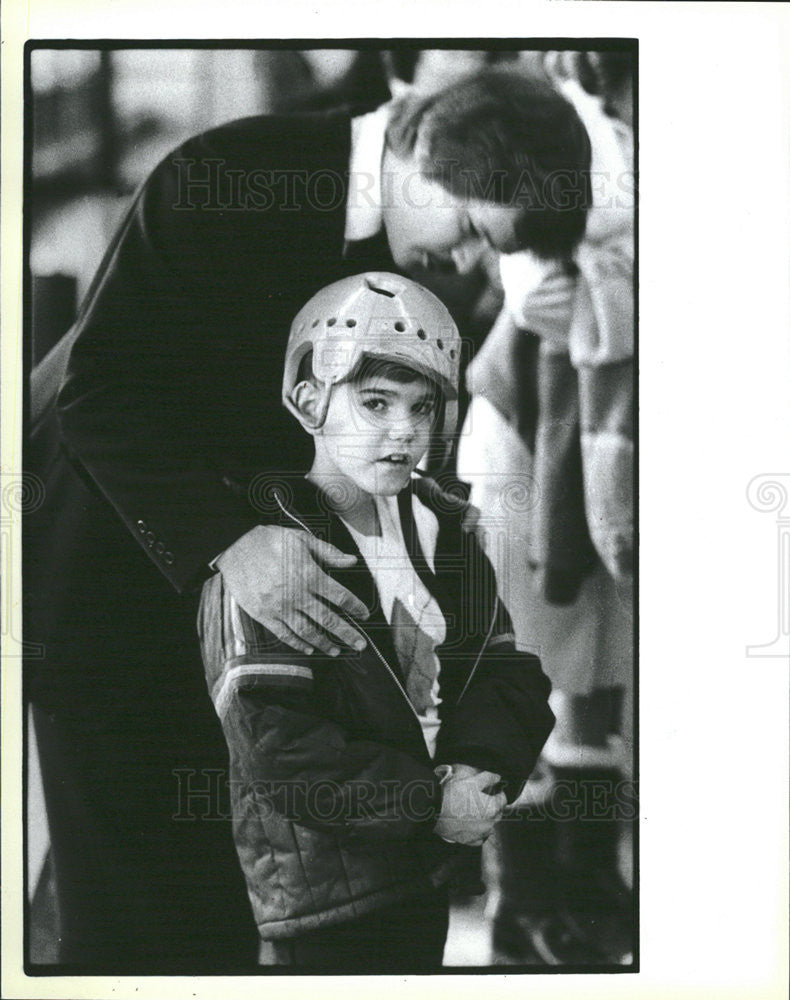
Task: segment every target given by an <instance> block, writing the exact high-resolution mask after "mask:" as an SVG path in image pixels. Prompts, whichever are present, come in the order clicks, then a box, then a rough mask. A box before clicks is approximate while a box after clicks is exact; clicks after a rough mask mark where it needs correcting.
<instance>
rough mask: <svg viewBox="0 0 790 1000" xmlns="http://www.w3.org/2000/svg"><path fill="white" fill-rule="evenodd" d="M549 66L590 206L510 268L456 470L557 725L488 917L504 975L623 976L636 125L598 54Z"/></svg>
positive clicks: (618, 67) (505, 852) (628, 916)
mask: <svg viewBox="0 0 790 1000" xmlns="http://www.w3.org/2000/svg"><path fill="white" fill-rule="evenodd" d="M545 66H546V70H547V73H548V75H549V76H550V77H551V78H552V79H553V81H554V84H555V86H556V87H557V88H558V90H559V91H560V92H561V93H563V94H564V96H565V97H566V98H568V99H569V100H570V101H572V102H573V104H574V106H575V107H576V108H577V111H578V112H579V114H580V116H581V118H582V120H583V121H584V124H585V127H586V129H587V131H588V133H589V135H590V139H591V142H592V177H593V205H592V208H591V211H590V213H589V216H588V221H587V228H586V233H585V238H584V240H583V241H582V243H581V244H580V245H579V247H578V248H577V249H576V250H575V251H574V252H573V253H572V254H571V255H569V256H568V258H567V259H566V260H565V261H564V262H560V263H548V264H547V263H546V262H545V261H541V260H539V259H538V258H537V257H536V255H534V254H532V253H530V252H519V253H517V254H513V255H507V256H503V257H501V259H500V272H501V280H502V285H503V288H504V294H505V305H504V308H503V310H502V313H501V315H500V316H499V318H498V320H497V322H496V323H495V325H494V328H493V329H492V331H491V333H490V334H489V336H488V338H487V340H486V342H485V344H484V345H483V348H482V349H481V351H480V352H479V354H478V355H477V357H476V358H475V359H474V361H473V362H472V365H471V366H470V369H469V375H468V382H469V385H470V389H471V392H472V394H473V397H474V398H473V403H472V407H471V410H470V415H469V421H468V427H467V432H466V433H464V434H462V436H461V452H460V456H459V475H460V476H461V478H466V479H467V480H468V481H469V482H470V483H471V487H472V493H471V497H472V500H473V502H474V503H475V504H476V505H477V506H478V507H480V508H481V510H482V515H483V516H482V518H481V527H484V528H485V530H486V531H487V535H488V544H487V551H488V552H489V554H490V555H491V558H492V559H493V560H494V561H495V565H497V568H498V571H499V577H500V581H501V583H502V585H503V586H504V587H505V588H506V589H505V593H506V595H507V600H508V603H509V604H510V605H511V606H512V607H513V609H514V618H515V624H516V634H517V637H518V639H519V642H520V644H521V645H522V646H525V647H526V648H531V649H533V650H535V651H538V650H539V651H540V654H541V657H542V659H543V661H544V664H545V668H546V670H547V672H548V673H549V675H550V677H551V679H552V684H553V687H554V693H553V695H552V706H553V708H554V711H555V713H556V715H557V726H556V728H555V731H554V733H553V734H552V737H551V738H550V740H549V742H548V744H547V746H546V748H545V749H544V752H543V756H542V760H541V765H540V768H541V771H542V780H541V781H533V782H530V785H529V786H528V789H527V793H526V795H525V797H524V799H523V800H522V803H521V807H520V810H519V815H520V816H521V817H522V819H523V820H524V821H523V822H518V823H517V822H512V823H506V824H503V825H502V826H501V828H500V834H499V837H498V846H499V850H500V866H501V870H500V871H499V874H498V876H497V878H496V881H497V883H498V884H497V889H496V892H495V893H494V894H493V899H492V903H491V911H492V913H493V915H494V945H495V948H496V949H497V950H498V951H499V953H500V954H503V955H505V956H507V957H508V958H509V960H511V961H513V960H515V961H523V960H525V959H529V960H533V961H540V962H546V963H549V964H553V965H589V964H607V963H622V962H628V961H630V956H631V953H632V948H633V914H632V911H631V897H630V891H629V889H628V887H627V884H626V879H627V878H628V875H629V873H628V870H627V865H626V868H625V871H623V866H622V864H621V861H622V859H623V857H624V858H625V860H626V862H627V861H628V859H629V845H628V843H627V839H628V838H627V833H626V837H625V851H624V852H623V851H622V850H621V842H622V840H623V837H622V833H623V830H624V828H625V830H626V831H627V824H625V823H624V822H623V820H625V819H628V818H629V817H630V818H633V809H634V801H633V787H632V784H631V783H630V779H631V777H632V770H631V758H632V748H631V746H630V732H631V721H630V718H629V716H630V715H631V712H632V709H631V697H632V692H633V621H632V592H631V580H632V570H633V503H634V499H633V433H634V427H633V421H634V400H633V395H634V370H633V347H634V309H633V254H634V246H633V244H634V232H633V163H632V141H631V134H630V129H629V127H628V123H627V122H626V121H622V120H619V119H616V118H613V117H612V116H611V115H610V114H609V113H607V112H608V111H611V110H612V109H613V108H615V107H616V108H619V109H622V111H623V113H624V114H627V113H628V109H629V108H630V103H629V94H630V87H631V79H632V70H631V66H630V62H629V61H628V57H625V61H624V59H623V56H622V55H621V54H620V55H619V56H618V57H617V58H614V57H610V55H609V54H603V53H601V54H596V53H589V54H587V53H548V54H547V58H546V61H545ZM603 67H607V72H608V75H606V76H604V75H603V74H602V75H600V76H599V75H598V73H597V70H598V69H599V68H603ZM580 79H582V80H584V81H585V82H586V84H587V86H588V87H590V89H594V90H595V91H596V93H594V94H590V93H588V92H587V91H586V90H585V89H584V88H583V87H582V86H581V84H580V82H579V80H580ZM607 81H616V83H617V86H616V87H615V88H614V89H612V90H611V91H607V90H606V84H607ZM593 814H594V815H593ZM530 819H533V820H534V822H530V821H529V820H530Z"/></svg>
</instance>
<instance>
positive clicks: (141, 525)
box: [137, 521, 148, 535]
mask: <svg viewBox="0 0 790 1000" xmlns="http://www.w3.org/2000/svg"><path fill="white" fill-rule="evenodd" d="M147 527H148V525H147V524H146V523H145V521H138V522H137V530H138V531H139V532H140V534H141V535H144V534H145V529H146V528H147Z"/></svg>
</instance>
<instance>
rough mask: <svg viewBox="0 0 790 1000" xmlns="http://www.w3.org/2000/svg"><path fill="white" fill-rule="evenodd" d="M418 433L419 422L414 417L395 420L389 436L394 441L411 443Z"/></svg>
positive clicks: (391, 425)
mask: <svg viewBox="0 0 790 1000" xmlns="http://www.w3.org/2000/svg"><path fill="white" fill-rule="evenodd" d="M416 432H417V420H416V419H415V418H414V417H413V416H407V417H402V418H401V419H400V420H394V421H393V422H392V423H391V424H390V428H389V436H390V437H391V438H392V439H393V441H411V440H412V438H413V437H414V435H415V434H416Z"/></svg>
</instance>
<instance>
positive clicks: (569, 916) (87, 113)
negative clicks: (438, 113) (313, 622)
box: [26, 46, 635, 966]
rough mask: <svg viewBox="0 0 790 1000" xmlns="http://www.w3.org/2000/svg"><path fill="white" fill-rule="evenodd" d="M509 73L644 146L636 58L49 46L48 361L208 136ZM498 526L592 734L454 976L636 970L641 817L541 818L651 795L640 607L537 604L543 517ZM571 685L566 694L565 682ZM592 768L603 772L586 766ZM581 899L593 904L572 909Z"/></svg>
mask: <svg viewBox="0 0 790 1000" xmlns="http://www.w3.org/2000/svg"><path fill="white" fill-rule="evenodd" d="M500 63H501V64H507V65H510V66H512V67H516V68H519V69H521V70H523V71H524V72H527V73H541V74H545V75H548V76H549V78H550V79H552V80H560V81H572V82H573V85H574V86H575V87H576V88H577V90H578V91H579V92H580V93H582V92H583V94H584V95H587V96H588V97H590V98H592V99H593V100H594V101H595V102H597V103H596V108H597V113H598V116H599V119H600V121H601V122H604V123H605V124H606V125H607V127H608V126H609V125H611V128H612V129H613V130H615V131H616V132H617V135H618V137H619V138H620V139H621V140H622V139H623V137H626V138H627V137H628V136H630V129H631V118H632V93H633V75H634V71H635V67H634V65H633V62H632V54H631V52H630V51H626V52H622V51H621V52H605V53H600V52H577V51H565V52H551V53H548V52H544V51H532V50H529V51H526V50H518V51H516V50H514V51H504V50H490V49H478V50H471V49H468V50H459V49H419V48H412V47H404V46H400V47H399V48H397V49H383V48H382V49H380V50H376V49H370V48H367V49H365V50H364V51H359V50H353V49H311V50H294V49H284V48H276V49H274V48H267V49H252V48H244V49H218V48H212V49H194V48H191V49H172V48H170V49H165V48H142V49H141V48H126V49H124V48H118V49H112V50H101V51H99V50H93V49H69V48H57V49H53V48H38V49H33V50H32V51H31V52H30V99H31V100H30V106H29V111H30V116H29V119H28V128H29V132H28V133H27V134H28V136H29V137H31V138H32V142H31V145H30V152H31V160H30V164H31V170H30V176H29V178H28V188H27V199H26V210H27V213H28V223H29V238H30V243H29V268H30V275H31V284H30V291H31V298H30V302H29V303H28V305H29V308H30V313H29V315H30V317H31V351H32V355H31V356H32V363H33V365H35V364H37V363H38V362H39V361H40V360H41V359H42V358H43V357H44V355H45V354H46V353H47V352H48V351H49V350H50V348H51V347H52V346H53V345H54V344H56V343H57V341H58V340H59V338H60V337H61V336H62V335H63V334H64V333H66V331H67V330H68V329H69V327H70V326H71V324H72V323H73V321H74V319H75V317H76V313H77V309H78V307H79V303H80V302H81V301H82V299H83V298H84V296H85V294H86V292H87V290H88V288H89V285H90V282H91V280H92V278H93V275H94V273H95V272H96V270H97V268H98V266H99V263H100V261H101V259H102V257H103V254H104V252H105V250H106V248H107V246H108V244H109V242H110V240H111V238H112V236H113V233H114V231H115V229H116V227H117V225H118V223H119V222H120V220H121V218H122V216H123V214H124V212H125V210H126V208H127V206H128V204H129V202H130V200H131V198H132V196H133V193H134V192H135V190H136V188H137V187H138V186H139V185H140V184H141V183H142V182H143V181H144V179H145V178H146V176H147V175H148V174H149V172H150V171H151V170H152V169H153V168H154V167H155V166H156V164H157V163H158V162H159V161H160V160H161V159H162V158H163V157H164V156H165V155H166V154H167V153H168V152H169V151H170V150H171V149H173V148H174V147H176V146H177V145H179V144H180V143H181V142H182V141H184V140H185V139H186V138H188V137H189V136H191V135H194V134H196V133H199V132H201V131H204V130H206V129H209V128H211V127H213V126H215V125H219V124H221V123H223V122H226V121H229V120H231V119H234V118H239V117H244V116H247V115H257V114H267V113H288V112H292V111H298V110H307V109H319V108H328V107H331V106H335V105H340V104H351V105H357V106H359V108H360V110H367V109H370V108H373V107H375V106H378V105H379V104H381V103H384V102H385V101H387V100H389V99H390V98H391V97H393V96H397V95H398V94H399V93H400V92H402V90H403V89H404V88H408V87H416V88H421V89H431V88H435V87H439V86H443V85H445V84H447V83H448V82H451V81H452V80H453V79H454V78H455V77H458V76H462V75H465V74H467V73H469V72H474V71H475V70H478V69H480V68H483V67H486V66H489V65H492V64H500ZM626 145H627V143H626ZM491 265H492V266H488V267H483V268H482V270H481V271H480V273H478V274H477V275H472V276H469V277H466V278H464V280H463V282H462V283H461V284H458V283H455V284H452V283H450V284H448V287H447V289H446V295H445V300H446V301H447V304H448V306H449V307H450V308H451V310H452V311H453V312H454V314H455V315H456V319H457V320H458V321H459V325H460V326H461V327H462V333H464V335H465V336H467V337H468V338H471V339H472V341H473V342H474V343H475V344H477V345H479V344H481V343H482V342H483V341H484V340H485V338H486V335H487V334H488V331H489V330H490V329H491V327H492V325H493V324H494V322H495V321H496V319H497V316H498V315H499V314H500V311H501V310H502V308H503V299H504V292H503V288H502V284H501V282H500V280H499V268H498V262H496V261H493V262H491ZM435 290H436V289H435ZM438 291H440V293H441V292H442V290H441V289H438ZM528 336H531V334H529V333H528ZM486 419H487V418H486V414H485V413H484V412H482V413H479V414H478V420H477V428H478V431H479V432H480V433H481V435H482V437H481V438H480V442H481V443H480V445H479V447H478V448H477V450H476V451H474V449H473V452H474V453H473V457H472V459H471V460H467V464H469V463H470V461H471V465H472V466H473V468H474V469H475V470H480V473H479V477H478V478H480V476H483V472H484V470H488V471H487V472H486V473H485V476H487V478H486V479H485V481H484V482H483V483H482V491H483V492H482V494H480V496H479V498H478V499H479V501H480V505H481V506H483V507H486V505H488V507H496V505H497V503H498V502H499V499H500V498H499V496H498V495H496V496H495V495H494V494H496V492H497V487H496V482H497V479H496V475H497V473H498V472H503V471H504V469H503V466H502V463H503V462H506V461H507V460H510V461H511V462H512V463H515V465H516V466H517V467H519V468H520V467H521V463H522V462H523V463H524V467H527V465H528V463H529V461H530V457H529V455H528V454H527V453H526V452H523V451H522V450H520V449H521V443H520V442H519V441H518V440H516V438H515V437H514V438H513V440H512V442H511V444H510V445H506V444H505V443H504V439H503V434H504V433H505V432H506V428H503V427H501V426H500V425H499V424H497V423H491V424H489V426H488V432H489V437H488V439H485V434H486V430H487V428H486ZM491 442H493V445H492V443H491ZM492 456H493V458H492ZM503 456H504V457H503ZM486 491H487V492H486ZM478 493H479V491H478ZM473 499H475V492H474V488H473ZM484 514H485V510H484ZM497 517H498V518H499V520H497V522H496V523H497V524H498V525H499V529H500V535H501V537H500V539H499V541H498V542H496V546H498V547H499V548H501V549H502V550H503V551H504V553H505V556H506V558H507V559H509V560H510V561H509V562H507V564H506V565H505V564H504V563H503V564H502V565H498V567H497V568H498V570H499V571H500V587H501V589H502V590H503V593H504V596H505V598H506V601H507V603H508V604H509V605H510V608H511V613H512V615H513V618H514V624H515V628H516V635H517V638H518V637H519V636H521V638H522V640H523V639H524V637H525V636H526V637H528V639H529V643H527V644H529V645H532V646H535V645H537V646H538V647H539V651H540V653H541V655H542V656H543V658H544V665H547V672H549V674H550V676H551V673H552V672H551V669H549V667H550V666H551V663H552V660H557V661H560V660H561V661H563V663H565V664H566V674H567V670H568V669H569V668H568V667H567V664H571V666H572V669H573V670H575V672H576V674H577V676H576V678H575V679H573V680H572V681H569V682H567V684H566V682H565V681H562V680H560V681H559V687H562V688H564V687H565V686H567V688H568V699H569V700H568V705H566V706H565V707H564V708H563V712H564V713H565V714H567V715H568V718H570V719H571V722H573V720H574V719H575V723H576V724H575V728H574V725H572V724H569V725H567V726H566V727H565V729H566V735H567V733H575V734H576V735H571V736H570V737H568V738H569V740H570V744H569V745H573V744H574V741H575V745H576V749H577V750H578V754H576V756H574V755H573V753H571V756H570V757H568V755H567V754H566V756H565V757H563V752H564V750H563V748H562V747H561V748H560V751H561V752H558V753H556V754H555V759H553V760H548V761H544V766H543V767H539V769H538V772H537V774H536V776H535V779H534V781H532V782H530V785H529V786H528V791H527V793H526V797H525V799H524V801H523V802H521V803H520V808H521V813H522V814H524V815H526V814H527V813H529V811H530V809H532V810H533V814H534V815H537V816H538V819H540V820H541V822H539V823H536V824H532V826H531V829H530V832H529V834H526V833H524V832H520V831H521V828H520V827H519V826H517V825H515V824H511V825H510V826H509V828H508V831H507V832H506V833H505V834H502V835H500V836H497V837H492V839H491V841H489V843H488V844H487V845H486V851H485V854H484V863H483V869H482V871H481V880H480V884H479V885H478V886H467V887H466V889H465V890H464V891H462V892H459V893H458V894H457V895H456V898H455V901H454V905H453V911H452V920H451V927H450V934H449V938H448V943H447V950H446V953H445V964H447V965H472V966H474V965H489V964H503V965H508V964H511V965H512V964H515V965H519V964H534V965H576V966H578V965H606V964H628V963H629V962H630V961H632V958H633V948H634V920H633V911H632V908H631V904H632V898H631V890H632V882H633V839H632V827H633V823H632V820H633V813H634V810H633V808H631V810H630V812H629V809H628V808H627V807H626V808H624V809H622V810H620V811H619V812H618V813H617V815H616V816H613V817H612V818H611V821H610V822H609V825H608V827H606V829H605V830H604V829H603V827H604V824H601V823H598V824H597V826H595V825H594V824H593V825H591V824H587V832H589V829H590V828H591V827H594V829H595V831H596V837H597V840H596V838H595V837H593V838H592V840H591V839H590V837H589V836H587V834H586V833H585V835H584V836H581V837H578V836H577V835H576V834H575V833H573V832H572V831H570V832H569V829H570V827H569V824H567V823H566V824H565V830H564V836H563V837H561V838H559V839H557V838H556V837H554V834H553V833H552V830H553V828H554V826H555V825H556V824H552V823H551V822H549V821H547V819H546V815H545V814H544V815H543V816H542V818H541V816H540V815H539V813H540V810H541V808H543V805H542V804H544V805H545V803H546V802H547V801H549V800H548V798H547V795H550V793H551V790H552V788H554V787H556V776H557V774H564V775H565V781H566V786H567V783H568V781H579V780H582V779H581V778H580V777H579V776H580V775H582V777H583V776H584V775H585V774H586V775H587V778H586V779H584V780H587V779H589V780H593V778H594V780H595V781H597V782H598V787H599V789H600V787H601V785H602V784H603V785H604V786H607V787H608V788H609V792H608V793H607V794H609V795H610V794H611V786H612V782H613V781H614V782H615V783H616V785H617V787H618V788H621V789H622V788H625V787H626V786H628V787H630V786H629V785H628V783H629V782H630V783H631V785H632V783H633V782H632V779H633V769H632V757H633V746H632V738H631V736H632V730H633V702H632V694H633V656H632V654H633V625H632V620H631V618H630V611H631V609H632V602H631V597H630V594H629V593H626V592H624V591H623V590H622V589H618V588H617V587H615V586H614V585H613V583H612V580H611V579H610V577H609V576H607V573H606V570H605V569H604V568H603V567H602V566H599V567H598V569H597V570H596V574H593V577H592V579H591V581H588V582H587V583H586V584H585V589H584V590H583V592H582V593H581V595H580V596H579V597H578V599H576V601H575V603H573V604H572V605H571V607H570V608H567V607H565V608H559V609H557V608H552V607H550V606H548V605H547V604H546V603H545V602H543V601H541V600H538V599H536V598H535V597H534V595H533V594H532V591H531V589H530V591H529V593H527V589H528V588H531V581H530V580H529V574H525V572H524V565H523V562H519V560H520V559H521V555H520V553H522V550H523V544H522V543H523V537H522V535H523V531H522V528H523V523H522V522H523V521H524V518H523V516H521V515H519V512H518V510H516V511H515V512H514V511H513V510H511V511H510V513H509V514H507V513H506V514H505V515H502V511H501V510H499V512H498V514H497ZM503 517H504V519H503ZM508 517H509V518H510V520H508ZM519 518H520V519H519ZM519 546H521V548H520V547H519ZM524 558H526V556H524ZM503 566H504V571H503ZM536 635H537V636H538V639H536V638H535V636H536ZM538 640H539V641H538ZM559 673H562V672H561V671H560V672H559ZM601 678H604V679H603V680H601ZM552 680H553V682H554V683H555V688H557V687H558V680H557V678H555V677H553V676H552ZM602 691H603V693H602ZM560 693H561V692H560ZM568 706H570V707H568ZM560 708H562V706H560ZM557 710H558V709H557V707H556V706H555V711H557ZM590 720H593V723H594V724H593V723H591V722H590ZM595 720H604V721H603V722H601V723H600V724H598V722H595ZM579 734H581V735H579ZM28 736H29V744H28V747H29V753H28V819H27V831H28V896H29V902H30V907H31V909H30V920H29V924H28V928H29V947H30V959H31V961H32V962H34V963H44V964H46V963H51V962H55V961H56V960H57V958H56V956H57V902H56V892H55V885H54V876H53V872H52V871H51V867H50V865H49V862H48V840H47V823H46V809H45V803H44V799H43V795H42V791H41V783H40V778H39V775H38V768H37V761H36V752H35V739H34V733H33V728H32V725H30V726H29V727H28ZM587 744H593V745H594V747H596V748H597V751H596V753H597V756H596V754H592V756H590V754H589V753H587V751H589V749H590V747H589V746H587ZM580 747H581V748H582V749H579V748H580ZM613 748H614V749H613ZM565 749H566V750H567V746H566V747H565ZM583 750H584V753H587V756H584V753H583V752H582V751H583ZM590 760H592V761H593V764H592V765H590V764H589V761H590ZM568 761H570V764H569V763H568ZM582 761H584V766H583V767H581V766H579V767H576V769H575V770H574V767H575V766H576V765H577V764H580V762H582ZM558 762H559V763H558ZM585 768H586V770H585ZM552 775H553V777H552ZM590 775H592V776H593V778H590ZM552 782H554V784H552ZM607 783H608V784H607ZM579 787H581V786H579ZM632 791H633V790H632ZM627 798H628V796H627V794H626V799H627ZM632 802H633V796H632V798H631V804H632ZM621 804H623V805H626V806H627V803H621ZM535 810H537V812H535ZM544 813H545V810H544ZM501 825H502V826H504V825H505V824H501ZM522 826H523V824H522ZM525 829H526V827H525ZM602 831H603V832H602ZM536 832H537V836H536ZM574 837H575V838H576V839H574ZM525 858H527V859H528V860H525ZM590 858H592V859H593V865H594V866H596V867H600V868H601V871H596V873H595V879H592V880H591V879H590V878H588V876H587V874H586V873H585V874H584V875H583V877H582V879H581V881H579V871H580V870H581V869H582V868H585V867H586V868H589V867H590ZM595 859H600V866H598V865H597V862H596V860H595ZM569 872H570V873H571V874H568V873H569ZM558 886H560V887H561V891H560V893H559V894H558V891H557V887H558ZM535 887H540V888H535ZM530 893H532V894H533V895H534V897H535V898H534V899H532V900H531V899H530ZM569 898H570V899H571V902H572V903H573V900H576V903H573V905H569V903H568V900H569ZM579 900H581V902H579ZM558 914H561V918H560V917H558Z"/></svg>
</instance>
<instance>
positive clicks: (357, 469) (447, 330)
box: [283, 273, 461, 494]
mask: <svg viewBox="0 0 790 1000" xmlns="http://www.w3.org/2000/svg"><path fill="white" fill-rule="evenodd" d="M460 352H461V344H460V337H459V335H458V330H457V328H456V326H455V323H454V322H453V319H452V317H451V316H450V313H449V312H448V311H447V309H446V308H445V306H444V305H443V304H442V303H441V302H440V301H439V299H437V298H436V296H435V295H433V294H432V293H431V292H429V291H427V290H426V289H424V288H422V287H421V286H420V285H418V284H416V282H413V281H410V280H409V279H407V278H402V277H398V276H396V275H393V274H383V273H368V274H361V275H356V276H354V277H353V278H346V279H344V280H343V281H338V282H335V283H334V284H332V285H329V286H327V287H326V288H324V289H322V290H321V291H320V292H318V293H317V294H316V295H314V296H313V298H312V299H310V301H309V302H308V303H307V304H306V305H305V306H303V308H302V309H301V310H300V311H299V313H298V314H297V316H296V318H295V319H294V321H293V323H292V325H291V333H290V336H289V338H288V347H287V349H286V359H285V371H284V377H283V402H284V404H285V406H286V407H287V408H288V409H289V410H290V411H291V412H292V413H293V414H294V416H296V418H297V419H298V420H299V422H300V423H301V425H302V426H303V427H304V428H305V429H306V430H307V431H308V432H309V433H311V434H313V435H314V437H315V439H316V457H317V460H319V459H320V460H321V461H322V462H323V463H324V465H325V466H327V467H331V468H333V469H334V470H335V472H336V473H337V474H338V475H339V476H343V475H346V476H348V477H350V478H351V479H352V480H353V481H354V483H355V484H356V485H357V486H358V487H359V488H361V489H364V490H365V491H366V492H369V493H376V492H378V493H387V494H389V493H397V492H399V490H401V489H402V488H403V487H404V486H405V484H406V482H407V481H408V478H409V476H410V475H411V472H412V471H413V469H414V467H415V466H416V465H417V463H418V462H419V460H420V458H422V456H423V454H424V453H425V451H426V450H427V448H428V446H429V444H430V442H431V438H432V436H433V435H434V433H437V434H439V435H442V436H443V437H444V438H445V440H446V439H447V438H449V436H450V435H451V434H452V431H453V429H454V427H455V419H456V413H457V404H456V399H457V394H458V378H459V368H460Z"/></svg>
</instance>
